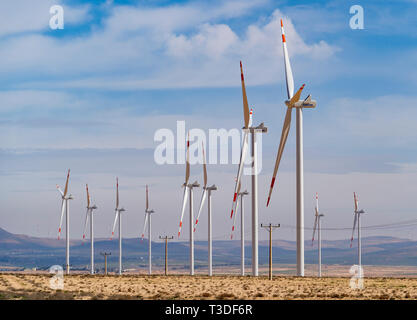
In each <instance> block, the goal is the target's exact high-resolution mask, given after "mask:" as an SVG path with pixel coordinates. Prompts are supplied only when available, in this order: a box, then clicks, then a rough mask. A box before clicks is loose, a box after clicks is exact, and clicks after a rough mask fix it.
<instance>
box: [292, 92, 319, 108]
mask: <svg viewBox="0 0 417 320" xmlns="http://www.w3.org/2000/svg"><path fill="white" fill-rule="evenodd" d="M285 104H286V105H287V107H289V108H315V107H316V105H317V102H316V100H313V99H311V95H308V96H307V98H305V99H304V100H298V101H296V102H295V103H294V104H292V105H291V100H285Z"/></svg>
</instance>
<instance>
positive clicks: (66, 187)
mask: <svg viewBox="0 0 417 320" xmlns="http://www.w3.org/2000/svg"><path fill="white" fill-rule="evenodd" d="M69 176H70V169H68V173H67V181H66V182H65V189H64V197H65V196H66V195H67V192H68V181H69Z"/></svg>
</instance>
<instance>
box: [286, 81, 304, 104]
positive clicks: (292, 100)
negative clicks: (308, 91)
mask: <svg viewBox="0 0 417 320" xmlns="http://www.w3.org/2000/svg"><path fill="white" fill-rule="evenodd" d="M305 86H306V85H305V84H303V85H302V86H301V87H300V89H298V90H297V92H296V93H295V95H294V96H293V97H292V98H291V100H290V103H289V105H290V107H292V106H293V105H294V104H295V103H296V102H297V101H298V100H300V97H301V93H302V92H303V89H304V87H305Z"/></svg>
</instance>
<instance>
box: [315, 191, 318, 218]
mask: <svg viewBox="0 0 417 320" xmlns="http://www.w3.org/2000/svg"><path fill="white" fill-rule="evenodd" d="M315 210H316V216H318V215H319V194H318V193H317V192H316V207H315Z"/></svg>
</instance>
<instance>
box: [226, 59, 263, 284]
mask: <svg viewBox="0 0 417 320" xmlns="http://www.w3.org/2000/svg"><path fill="white" fill-rule="evenodd" d="M240 78H241V83H242V97H243V117H244V121H245V126H244V127H243V132H244V136H243V145H242V149H241V153H240V162H239V168H238V173H237V177H236V184H235V191H234V194H233V203H232V212H231V214H230V218H232V217H233V213H234V212H235V211H236V206H237V198H238V192H237V189H238V187H239V184H240V179H241V176H242V170H243V165H244V160H245V158H246V151H247V147H248V134H249V132H250V133H251V138H252V139H251V158H252V275H253V276H258V172H257V170H258V168H257V157H256V154H257V141H256V134H257V133H265V132H267V128H266V127H265V126H264V124H263V123H261V124H260V125H259V126H257V127H253V126H252V123H251V117H250V112H249V105H248V98H247V96H246V87H245V78H244V76H243V68H242V61H241V62H240Z"/></svg>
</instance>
